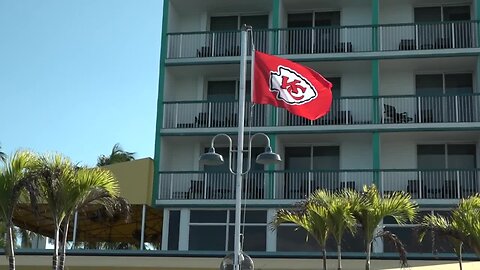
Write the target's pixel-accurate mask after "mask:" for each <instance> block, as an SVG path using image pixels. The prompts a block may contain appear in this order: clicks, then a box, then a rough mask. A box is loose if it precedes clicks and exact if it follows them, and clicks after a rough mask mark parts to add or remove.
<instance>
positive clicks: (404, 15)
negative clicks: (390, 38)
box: [379, 0, 413, 24]
mask: <svg viewBox="0 0 480 270" xmlns="http://www.w3.org/2000/svg"><path fill="white" fill-rule="evenodd" d="M411 22H413V6H412V3H411V1H408V0H407V1H405V0H402V1H388V2H385V1H380V14H379V23H380V24H390V23H411Z"/></svg>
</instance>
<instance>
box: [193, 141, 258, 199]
mask: <svg viewBox="0 0 480 270" xmlns="http://www.w3.org/2000/svg"><path fill="white" fill-rule="evenodd" d="M208 149H209V148H205V153H206V152H208ZM264 150H265V149H264V148H263V147H252V159H251V161H250V172H249V173H248V175H247V176H245V177H244V178H243V190H244V193H245V195H244V196H245V198H247V199H263V198H264V195H265V194H264V192H265V190H264V185H265V181H264V178H265V175H264V173H263V171H264V165H262V164H258V163H256V162H255V159H256V157H257V156H258V155H259V154H261V153H263V151H264ZM215 151H216V152H217V153H218V154H221V155H222V156H223V159H224V163H223V164H222V165H219V166H208V165H205V166H204V171H205V172H207V173H206V174H205V175H204V177H203V179H204V181H205V185H206V189H205V190H204V191H203V192H206V194H199V195H202V196H201V197H202V198H203V197H206V198H212V199H234V195H235V194H234V190H235V176H234V175H232V174H231V173H230V171H229V169H228V166H229V153H228V147H215ZM247 161H248V156H247V155H246V154H244V155H243V165H244V167H245V168H246V166H247ZM232 166H233V170H236V153H233V155H232ZM203 195H205V196H203Z"/></svg>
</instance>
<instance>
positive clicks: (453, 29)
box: [451, 22, 455, 48]
mask: <svg viewBox="0 0 480 270" xmlns="http://www.w3.org/2000/svg"><path fill="white" fill-rule="evenodd" d="M451 28H452V29H451V30H452V48H455V23H453V22H452V27H451Z"/></svg>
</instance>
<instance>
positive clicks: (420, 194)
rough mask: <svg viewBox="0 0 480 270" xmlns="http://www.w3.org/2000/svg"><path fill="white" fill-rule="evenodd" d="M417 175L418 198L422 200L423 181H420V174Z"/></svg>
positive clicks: (418, 172)
mask: <svg viewBox="0 0 480 270" xmlns="http://www.w3.org/2000/svg"><path fill="white" fill-rule="evenodd" d="M417 174H418V198H419V199H421V198H423V181H422V173H421V172H420V171H417Z"/></svg>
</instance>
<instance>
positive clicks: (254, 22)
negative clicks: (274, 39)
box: [240, 15, 268, 30]
mask: <svg viewBox="0 0 480 270" xmlns="http://www.w3.org/2000/svg"><path fill="white" fill-rule="evenodd" d="M244 24H246V25H250V26H252V27H253V29H254V30H258V29H267V28H268V15H253V16H241V17H240V27H241V26H242V25H244Z"/></svg>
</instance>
